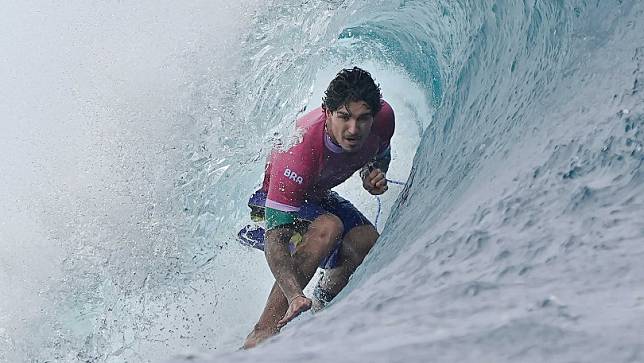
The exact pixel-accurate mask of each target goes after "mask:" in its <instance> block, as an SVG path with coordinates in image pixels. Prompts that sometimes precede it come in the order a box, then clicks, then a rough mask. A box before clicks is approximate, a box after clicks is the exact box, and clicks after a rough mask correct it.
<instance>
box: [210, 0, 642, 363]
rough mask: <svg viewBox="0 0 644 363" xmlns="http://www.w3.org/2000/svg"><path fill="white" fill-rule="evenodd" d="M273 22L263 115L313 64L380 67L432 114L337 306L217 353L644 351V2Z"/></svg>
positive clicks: (286, 10) (462, 8)
mask: <svg viewBox="0 0 644 363" xmlns="http://www.w3.org/2000/svg"><path fill="white" fill-rule="evenodd" d="M268 14H269V15H267V16H266V19H270V18H271V17H277V19H278V21H277V24H278V26H276V25H275V24H276V23H275V22H273V21H270V22H269V21H268V20H266V19H265V20H262V19H260V20H259V23H260V24H265V25H266V26H267V27H269V28H270V29H271V30H273V32H265V33H262V36H263V37H262V38H261V39H258V40H257V42H256V43H254V47H255V48H251V50H253V49H254V50H253V54H254V55H255V57H256V59H255V60H254V62H255V63H254V64H257V65H259V64H261V65H263V67H271V69H270V72H264V76H263V77H264V78H263V79H262V80H261V81H262V82H265V83H264V84H265V86H266V87H265V88H264V89H277V90H278V92H277V93H278V95H263V94H261V93H260V94H259V96H260V97H258V98H257V100H258V101H257V104H256V106H257V108H256V110H260V112H261V110H263V109H264V108H263V107H267V105H271V104H275V102H276V100H277V99H284V98H283V96H284V93H286V94H287V95H293V96H294V99H295V100H299V99H300V97H301V95H302V94H307V92H306V87H307V86H308V85H309V84H311V80H310V78H307V77H309V76H308V75H310V74H313V73H314V71H315V70H317V69H319V67H320V64H325V63H334V62H335V63H338V64H350V63H354V62H355V63H365V62H367V63H368V62H373V63H375V64H377V65H378V66H380V67H382V68H389V69H395V70H396V71H398V72H400V73H399V74H400V75H401V77H402V76H404V77H407V78H408V79H410V80H411V82H412V83H413V84H415V85H417V86H419V87H420V88H421V89H422V90H423V91H424V96H425V97H426V102H427V104H429V105H431V106H432V107H434V109H435V110H436V111H435V113H434V114H433V121H432V122H431V124H430V125H429V126H428V127H425V126H426V125H423V129H424V132H423V134H422V139H421V140H420V144H419V146H418V148H417V151H416V154H415V157H414V160H413V166H412V170H411V174H410V175H409V179H408V184H407V186H406V187H405V189H404V190H403V191H402V193H401V194H400V196H399V197H398V199H397V200H396V203H395V208H394V211H393V212H392V214H391V216H390V217H389V220H388V222H387V226H386V228H385V230H384V232H383V236H382V238H381V240H380V242H379V243H378V245H377V247H376V248H375V250H374V251H372V253H371V254H370V256H369V257H368V258H367V260H366V261H365V263H364V265H363V266H362V267H361V268H360V269H359V271H358V272H357V273H356V276H354V278H353V279H352V281H351V283H350V285H349V286H348V287H347V289H345V291H343V293H342V294H341V295H340V296H339V297H338V300H337V301H336V302H335V303H334V304H333V305H331V306H330V307H329V308H328V309H327V310H326V311H324V312H323V313H321V314H319V315H318V316H316V317H315V318H314V319H310V320H306V321H303V322H300V323H299V324H298V323H295V324H293V325H294V326H292V327H289V329H285V331H284V332H283V333H282V334H281V335H280V337H278V338H277V339H276V340H275V341H274V342H272V343H270V344H267V345H265V346H264V347H260V348H258V349H256V350H254V351H252V352H248V353H243V354H240V353H235V354H233V355H224V356H222V357H217V358H220V359H221V358H229V359H235V360H239V361H253V360H254V359H257V358H258V357H261V358H262V359H266V360H271V359H275V360H280V361H298V360H300V359H302V358H304V357H306V359H307V360H313V361H325V360H327V359H333V360H338V359H339V360H340V361H354V360H366V361H383V362H385V361H386V362H389V361H403V360H404V361H408V360H411V361H424V360H426V359H432V360H436V361H462V360H466V361H535V362H538V361H544V360H548V361H569V360H572V359H579V360H583V361H637V360H641V359H643V357H642V354H644V353H643V352H644V351H643V349H644V347H643V346H642V343H641V341H640V340H639V338H638V336H639V335H640V334H638V333H637V331H638V329H639V327H641V326H643V325H644V320H643V319H644V318H643V317H642V314H641V311H642V309H643V308H644V289H643V288H642V284H641V282H642V276H644V267H643V266H644V265H643V264H641V263H640V262H639V261H638V257H637V256H638V255H640V254H641V253H642V252H643V251H644V247H643V246H644V244H643V243H642V242H644V222H643V221H644V219H642V218H641V216H642V211H643V210H644V175H643V174H642V170H641V167H642V162H643V160H644V153H643V149H642V146H643V144H644V133H643V131H642V127H644V114H643V112H644V109H643V106H642V105H643V103H642V99H643V96H642V87H643V86H642V77H643V75H644V68H643V62H644V48H643V46H644V39H643V38H642V36H641V34H644V31H643V30H644V29H643V28H642V25H640V24H641V23H642V20H643V17H644V5H642V4H641V3H640V2H637V1H623V2H601V3H599V2H598V3H592V4H589V3H588V2H584V1H574V2H566V3H562V2H557V1H537V2H530V3H513V2H506V1H487V2H481V1H450V2H432V3H427V2H420V1H401V2H396V3H395V4H392V3H391V2H378V1H371V2H369V3H365V2H351V1H345V2H325V3H324V4H323V5H317V7H311V8H307V9H298V8H297V7H296V6H295V5H294V4H291V3H289V4H286V3H284V4H282V3H280V5H275V6H274V7H273V8H272V9H271V10H270V11H269V13H268ZM286 20H288V22H290V23H291V24H293V25H292V26H289V25H287V22H286ZM274 27H275V28H274ZM276 29H279V30H280V31H279V32H277V31H275V30H276ZM299 30H302V31H301V32H300V31H299ZM289 31H292V32H293V34H292V36H289V35H288V34H289ZM310 34H313V35H310ZM287 39H288V42H286V40H287ZM279 42H281V43H282V45H285V46H283V47H277V46H276V45H277V43H279ZM291 59H294V60H295V61H292V62H291V61H286V60H291ZM276 64H277V65H276ZM269 65H270V66H269ZM251 69H253V70H255V69H257V68H251ZM258 70H259V69H258ZM251 73H254V72H251ZM376 76H377V73H376ZM291 82H292V83H291ZM298 85H299V87H300V88H298ZM291 86H293V87H291ZM253 87H254V89H258V88H257V87H256V85H253ZM385 91H386V89H385ZM267 93H268V92H267ZM286 99H287V100H290V99H292V98H289V97H286ZM399 101H400V102H401V104H404V102H405V98H404V97H403V98H401V99H400V100H399ZM296 104H297V102H295V101H293V102H291V103H287V104H286V106H287V107H278V108H275V109H274V110H276V111H277V112H280V111H279V110H291V109H297V107H295V105H296ZM393 105H394V108H396V104H395V103H393ZM280 106H284V104H280ZM281 112H288V111H281ZM406 121H407V120H405V119H403V118H400V117H398V124H401V123H404V122H406ZM421 124H422V123H421ZM355 347H360V349H355ZM338 352H341V355H340V356H339V355H338Z"/></svg>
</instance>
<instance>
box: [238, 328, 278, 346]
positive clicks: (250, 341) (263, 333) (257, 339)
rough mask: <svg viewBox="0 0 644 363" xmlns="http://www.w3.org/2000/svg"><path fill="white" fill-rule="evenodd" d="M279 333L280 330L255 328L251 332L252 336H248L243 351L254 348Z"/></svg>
mask: <svg viewBox="0 0 644 363" xmlns="http://www.w3.org/2000/svg"><path fill="white" fill-rule="evenodd" d="M279 332H280V331H279V329H277V330H275V329H260V328H259V327H257V326H255V329H253V331H252V332H250V334H248V336H247V337H246V341H245V342H244V345H243V346H242V349H251V348H254V347H255V346H256V345H257V344H259V343H261V342H263V341H264V340H266V339H268V338H270V337H272V336H273V335H276V334H277V333H279Z"/></svg>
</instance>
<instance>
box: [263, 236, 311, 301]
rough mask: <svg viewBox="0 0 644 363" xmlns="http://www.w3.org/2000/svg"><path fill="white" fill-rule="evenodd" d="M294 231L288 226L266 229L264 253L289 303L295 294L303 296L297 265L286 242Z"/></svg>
mask: <svg viewBox="0 0 644 363" xmlns="http://www.w3.org/2000/svg"><path fill="white" fill-rule="evenodd" d="M294 233H295V231H294V230H293V229H292V228H288V227H277V228H274V229H270V230H268V231H266V245H265V248H264V254H265V255H266V261H268V266H269V267H270V269H271V272H272V273H273V276H275V280H276V281H277V284H278V285H279V286H280V288H281V289H282V292H283V293H284V296H286V299H287V300H288V302H289V303H290V302H291V301H292V300H293V299H294V298H296V297H297V296H304V293H303V291H302V288H301V287H300V284H299V283H298V281H297V280H298V279H297V274H298V273H299V271H298V270H297V266H295V263H294V261H293V258H292V257H291V254H290V252H289V250H288V244H289V241H290V240H291V237H292V236H293V234H294Z"/></svg>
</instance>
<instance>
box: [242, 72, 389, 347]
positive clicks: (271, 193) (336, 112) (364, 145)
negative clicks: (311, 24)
mask: <svg viewBox="0 0 644 363" xmlns="http://www.w3.org/2000/svg"><path fill="white" fill-rule="evenodd" d="M297 128H299V129H300V131H301V132H302V134H303V137H302V139H301V140H302V141H301V142H299V143H298V144H296V145H294V146H292V147H290V148H289V149H288V150H273V152H272V154H271V157H270V159H269V161H268V163H267V165H266V172H265V175H264V182H263V186H262V188H261V189H260V190H258V191H257V192H255V194H253V196H252V197H251V198H250V200H249V206H250V207H251V210H252V212H251V214H252V215H253V216H254V217H256V218H257V217H259V218H261V217H262V216H263V217H264V218H265V221H266V232H265V234H263V233H262V234H263V236H262V237H263V238H262V241H263V242H264V241H265V242H264V243H263V245H254V247H257V248H263V249H264V252H265V255H266V260H267V261H268V265H269V267H270V270H271V272H272V273H273V275H274V276H275V280H276V281H275V284H274V285H273V289H272V290H271V292H270V295H269V296H268V301H267V302H266V307H265V308H264V311H263V312H262V315H261V316H260V318H259V321H258V322H257V324H255V327H254V328H253V331H252V332H251V333H250V334H249V335H248V337H247V338H246V341H245V343H244V348H252V347H254V346H255V345H257V344H258V343H260V342H261V341H263V340H265V339H267V338H269V337H271V336H273V335H275V334H277V333H278V332H279V330H280V329H281V328H282V327H283V326H284V325H286V324H287V323H288V322H289V321H291V320H292V319H294V318H295V317H296V316H298V315H299V314H300V313H302V312H304V311H306V310H309V309H310V308H311V305H312V300H311V299H309V298H308V297H306V296H304V293H303V289H304V287H305V286H306V285H307V284H308V282H309V281H310V280H311V278H312V277H313V275H314V274H315V271H316V269H317V267H318V266H320V267H322V268H324V269H326V271H325V273H324V277H323V279H322V280H321V281H320V283H319V284H318V285H317V287H316V289H315V292H314V297H315V298H316V300H318V301H319V302H320V303H322V304H325V303H327V302H329V301H330V300H331V299H332V298H333V297H335V296H336V295H337V294H338V293H339V292H340V290H342V288H344V286H345V285H346V284H347V282H348V281H349V277H350V276H351V274H352V273H353V272H354V271H355V269H356V268H357V267H358V266H359V265H360V264H361V263H362V260H363V259H364V258H365V256H366V255H367V253H369V250H370V249H371V247H373V245H374V243H375V242H376V240H377V239H378V236H379V235H378V232H377V231H376V228H375V227H374V226H373V225H372V224H371V222H369V220H367V218H365V216H364V215H362V213H360V211H358V210H357V209H356V208H355V207H354V206H353V205H352V204H351V202H349V201H348V200H345V199H343V198H342V197H340V196H339V195H338V194H337V193H335V192H333V191H331V188H333V187H335V186H337V185H339V184H341V183H342V182H344V181H345V180H347V179H348V178H349V177H350V176H351V175H352V174H353V173H355V172H356V171H357V170H360V176H361V177H362V185H363V187H364V188H365V189H366V190H367V191H368V192H369V193H371V194H373V195H380V194H382V193H384V192H385V191H386V190H387V180H386V178H385V173H386V172H387V169H388V167H389V162H390V161H391V151H390V150H391V149H390V145H389V142H390V140H391V137H392V135H393V133H394V112H393V110H392V108H391V106H390V105H389V104H388V103H386V102H385V101H384V100H382V96H381V93H380V87H379V86H378V85H376V84H375V82H374V80H373V79H372V78H371V75H370V74H369V72H366V71H364V70H362V69H360V68H358V67H354V68H353V69H343V70H342V71H340V72H339V73H338V74H337V75H336V77H335V78H334V79H333V80H332V81H331V83H330V84H329V87H328V88H327V90H326V92H325V97H324V99H323V104H322V107H320V108H317V109H315V110H313V111H311V112H309V113H307V114H306V115H304V116H303V117H301V118H300V119H298V120H297ZM262 232H263V231H262ZM240 236H241V235H240ZM300 236H301V238H298V237H300Z"/></svg>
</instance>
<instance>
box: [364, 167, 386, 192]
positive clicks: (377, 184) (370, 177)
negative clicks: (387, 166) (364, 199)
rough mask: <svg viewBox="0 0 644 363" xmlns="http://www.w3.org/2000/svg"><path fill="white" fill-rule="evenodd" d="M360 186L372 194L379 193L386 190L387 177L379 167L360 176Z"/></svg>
mask: <svg viewBox="0 0 644 363" xmlns="http://www.w3.org/2000/svg"><path fill="white" fill-rule="evenodd" d="M362 187H363V188H365V190H366V191H368V192H369V193H371V194H373V195H380V194H382V193H384V192H386V191H387V189H388V187H387V178H385V173H383V172H382V171H381V170H380V169H373V170H371V172H370V173H369V174H366V175H364V177H363V178H362Z"/></svg>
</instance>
